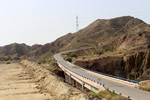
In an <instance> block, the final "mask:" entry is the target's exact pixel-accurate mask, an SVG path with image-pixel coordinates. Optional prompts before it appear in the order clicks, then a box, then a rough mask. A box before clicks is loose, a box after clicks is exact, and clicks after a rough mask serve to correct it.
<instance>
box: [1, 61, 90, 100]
mask: <svg viewBox="0 0 150 100" xmlns="http://www.w3.org/2000/svg"><path fill="white" fill-rule="evenodd" d="M0 100H88V98H87V95H85V94H83V93H82V92H81V91H79V90H77V89H75V88H73V87H71V86H69V85H67V84H65V83H63V82H61V81H60V80H58V78H57V77H56V76H54V75H52V74H51V73H50V72H49V71H47V70H45V69H42V68H41V67H40V66H38V65H36V64H35V63H32V62H29V61H22V62H21V63H20V64H19V63H15V64H7V65H6V64H1V65H0Z"/></svg>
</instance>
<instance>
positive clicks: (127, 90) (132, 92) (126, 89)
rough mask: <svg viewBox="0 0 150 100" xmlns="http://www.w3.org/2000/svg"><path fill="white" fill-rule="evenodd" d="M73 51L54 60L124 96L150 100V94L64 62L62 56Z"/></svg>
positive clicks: (56, 55)
mask: <svg viewBox="0 0 150 100" xmlns="http://www.w3.org/2000/svg"><path fill="white" fill-rule="evenodd" d="M71 51H74V50H70V51H65V52H61V53H58V54H55V55H54V58H55V59H56V60H57V61H58V62H60V63H61V64H62V65H63V66H65V67H68V68H69V69H71V70H73V71H75V72H77V73H80V74H82V75H84V76H86V77H89V78H92V79H94V80H97V81H100V82H102V83H104V84H105V86H106V87H107V88H109V89H111V90H115V91H118V92H120V93H122V94H125V95H128V96H130V97H134V98H136V99H138V100H150V92H146V91H142V90H139V89H136V88H134V87H131V86H128V85H125V84H121V83H118V82H115V81H113V80H108V79H105V78H103V77H100V76H97V75H95V74H93V73H91V72H90V71H88V70H85V69H82V68H79V67H78V66H75V65H71V64H69V63H67V62H66V61H65V60H63V58H62V57H61V56H60V55H61V54H63V53H67V52H71ZM99 79H100V80H99Z"/></svg>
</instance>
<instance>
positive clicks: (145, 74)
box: [124, 50, 150, 80]
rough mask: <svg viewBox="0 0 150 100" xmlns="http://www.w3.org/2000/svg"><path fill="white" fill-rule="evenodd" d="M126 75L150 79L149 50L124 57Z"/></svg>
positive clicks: (133, 77) (132, 77)
mask: <svg viewBox="0 0 150 100" xmlns="http://www.w3.org/2000/svg"><path fill="white" fill-rule="evenodd" d="M124 61H125V63H126V66H125V68H126V72H127V77H129V78H131V79H139V80H146V79H150V76H149V75H150V50H147V51H145V52H138V53H136V54H135V55H132V56H128V57H126V58H125V59H124Z"/></svg>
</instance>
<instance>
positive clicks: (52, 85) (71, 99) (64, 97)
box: [20, 60, 88, 100]
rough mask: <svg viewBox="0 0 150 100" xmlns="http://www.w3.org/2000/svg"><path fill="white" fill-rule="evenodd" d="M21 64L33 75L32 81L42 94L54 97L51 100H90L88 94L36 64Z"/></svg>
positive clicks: (22, 62) (26, 62)
mask: <svg viewBox="0 0 150 100" xmlns="http://www.w3.org/2000/svg"><path fill="white" fill-rule="evenodd" d="M20 64H21V65H22V66H23V67H24V69H25V70H26V72H27V73H29V74H30V75H31V78H32V79H33V80H32V81H33V82H35V83H36V84H37V85H38V86H37V88H38V89H40V92H46V93H49V94H50V95H51V96H52V98H51V100H88V96H87V95H86V94H84V93H82V92H81V91H79V90H77V89H76V88H73V87H72V86H69V85H68V84H65V83H64V82H62V81H60V80H59V79H58V77H56V76H54V75H53V74H52V73H51V72H49V71H48V70H46V69H44V68H42V67H41V66H39V65H37V64H36V63H33V62H29V61H27V60H23V61H21V62H20Z"/></svg>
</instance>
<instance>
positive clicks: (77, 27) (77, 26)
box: [76, 16, 79, 32]
mask: <svg viewBox="0 0 150 100" xmlns="http://www.w3.org/2000/svg"><path fill="white" fill-rule="evenodd" d="M78 30H79V24H78V16H76V32H78Z"/></svg>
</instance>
